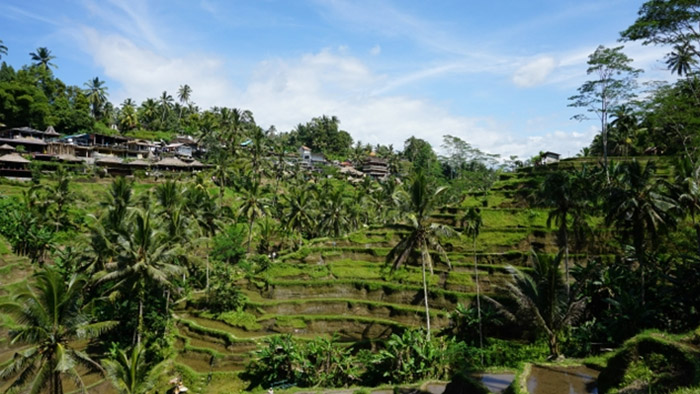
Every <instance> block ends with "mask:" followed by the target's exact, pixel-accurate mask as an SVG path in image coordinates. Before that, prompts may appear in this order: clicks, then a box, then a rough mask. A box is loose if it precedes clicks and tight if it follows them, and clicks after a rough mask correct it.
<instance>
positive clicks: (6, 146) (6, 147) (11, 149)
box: [0, 144, 16, 152]
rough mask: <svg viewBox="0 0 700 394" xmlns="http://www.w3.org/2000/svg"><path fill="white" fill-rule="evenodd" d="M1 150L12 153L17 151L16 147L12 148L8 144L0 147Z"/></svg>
mask: <svg viewBox="0 0 700 394" xmlns="http://www.w3.org/2000/svg"><path fill="white" fill-rule="evenodd" d="M0 150H4V151H12V152H14V151H15V150H16V149H15V147H14V146H11V145H8V144H2V145H0Z"/></svg>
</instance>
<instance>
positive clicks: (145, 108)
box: [139, 98, 158, 127]
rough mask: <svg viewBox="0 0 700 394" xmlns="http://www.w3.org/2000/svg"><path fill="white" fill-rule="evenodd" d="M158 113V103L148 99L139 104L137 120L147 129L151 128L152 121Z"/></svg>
mask: <svg viewBox="0 0 700 394" xmlns="http://www.w3.org/2000/svg"><path fill="white" fill-rule="evenodd" d="M157 112H158V103H157V102H156V100H155V99H152V98H148V99H146V100H145V101H144V102H142V103H141V107H140V108H139V118H140V119H141V121H142V122H143V123H144V124H145V125H147V127H152V126H153V121H154V120H155V119H156V116H157V114H156V113H157Z"/></svg>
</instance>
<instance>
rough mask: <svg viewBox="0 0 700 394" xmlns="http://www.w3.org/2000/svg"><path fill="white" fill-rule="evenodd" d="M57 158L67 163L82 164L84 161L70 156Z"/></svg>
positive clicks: (64, 155) (65, 155)
mask: <svg viewBox="0 0 700 394" xmlns="http://www.w3.org/2000/svg"><path fill="white" fill-rule="evenodd" d="M56 158H57V159H58V160H60V161H62V162H65V163H82V162H83V159H81V158H79V157H76V156H74V155H70V154H63V155H58V156H56Z"/></svg>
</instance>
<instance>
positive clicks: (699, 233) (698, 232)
mask: <svg viewBox="0 0 700 394" xmlns="http://www.w3.org/2000/svg"><path fill="white" fill-rule="evenodd" d="M693 227H695V238H696V239H697V242H698V256H700V223H695V224H694V225H693Z"/></svg>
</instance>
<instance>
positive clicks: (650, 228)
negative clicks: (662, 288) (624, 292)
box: [605, 160, 676, 304]
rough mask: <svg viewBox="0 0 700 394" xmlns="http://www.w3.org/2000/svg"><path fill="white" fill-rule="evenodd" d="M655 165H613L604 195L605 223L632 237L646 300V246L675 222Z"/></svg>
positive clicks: (672, 204) (671, 206)
mask: <svg viewBox="0 0 700 394" xmlns="http://www.w3.org/2000/svg"><path fill="white" fill-rule="evenodd" d="M655 172H656V165H655V164H654V162H652V161H649V162H647V164H646V165H645V166H642V165H641V164H640V163H639V162H637V161H636V160H633V161H630V162H623V163H620V164H618V165H616V166H615V167H614V173H613V182H612V184H611V185H610V186H609V187H608V189H607V193H606V197H605V200H606V201H605V205H606V207H605V209H606V215H605V222H606V224H608V225H614V226H615V227H617V228H618V229H619V230H621V233H622V235H623V237H624V238H625V239H630V238H631V240H632V245H633V246H634V251H635V255H636V258H637V262H638V264H639V273H640V277H641V288H640V290H641V301H642V304H643V303H644V292H645V287H646V284H645V279H644V277H645V271H646V269H647V267H646V247H647V246H648V240H650V241H651V242H655V241H657V240H658V235H659V233H660V232H661V231H663V230H665V229H666V228H668V227H669V226H672V225H673V224H674V223H673V210H674V209H675V208H676V206H675V203H674V201H673V200H672V199H671V198H670V197H668V196H667V195H666V193H667V191H668V187H667V186H666V185H665V184H664V182H663V181H661V180H658V179H655V177H654V175H655Z"/></svg>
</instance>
